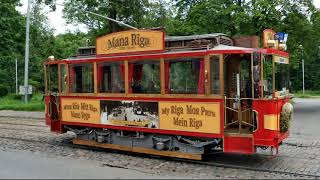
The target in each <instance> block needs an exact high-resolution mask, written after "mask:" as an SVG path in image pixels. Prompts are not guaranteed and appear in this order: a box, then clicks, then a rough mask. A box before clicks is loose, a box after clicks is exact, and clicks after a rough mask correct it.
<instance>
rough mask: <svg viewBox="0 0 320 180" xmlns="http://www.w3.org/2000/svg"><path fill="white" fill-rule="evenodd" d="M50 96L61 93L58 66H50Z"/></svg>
mask: <svg viewBox="0 0 320 180" xmlns="http://www.w3.org/2000/svg"><path fill="white" fill-rule="evenodd" d="M48 85H49V86H48V90H49V94H52V93H58V91H59V77H58V65H57V64H53V65H49V79H48Z"/></svg>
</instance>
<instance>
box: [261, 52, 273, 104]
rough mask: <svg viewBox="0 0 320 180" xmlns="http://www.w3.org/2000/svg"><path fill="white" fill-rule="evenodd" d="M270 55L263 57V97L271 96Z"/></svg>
mask: <svg viewBox="0 0 320 180" xmlns="http://www.w3.org/2000/svg"><path fill="white" fill-rule="evenodd" d="M272 91H273V83H272V56H265V58H264V59H263V94H264V97H265V98H272Z"/></svg>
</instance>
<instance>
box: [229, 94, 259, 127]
mask: <svg viewBox="0 0 320 180" xmlns="http://www.w3.org/2000/svg"><path fill="white" fill-rule="evenodd" d="M224 99H225V101H224V108H225V111H224V128H226V127H228V126H230V125H232V124H235V123H237V122H239V133H241V126H242V125H241V124H242V123H243V124H246V125H248V126H251V127H253V128H254V127H255V126H254V123H252V124H251V123H248V122H246V121H242V117H240V116H242V113H244V112H247V111H250V110H251V111H253V109H252V107H250V108H245V109H244V110H242V107H241V101H242V100H252V99H253V98H239V97H235V98H227V97H226V96H225V97H224ZM227 100H235V102H236V103H237V108H231V107H228V106H227V105H226V103H227ZM227 110H231V111H233V112H237V113H238V119H237V120H235V121H232V122H230V123H227V116H226V113H227ZM240 113H241V115H240Z"/></svg>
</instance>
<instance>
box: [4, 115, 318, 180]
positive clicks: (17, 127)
mask: <svg viewBox="0 0 320 180" xmlns="http://www.w3.org/2000/svg"><path fill="white" fill-rule="evenodd" d="M0 125H6V126H9V127H1V126H0V129H4V130H10V131H12V133H10V134H9V135H0V139H5V140H9V141H19V142H25V143H38V144H42V145H50V146H59V147H62V148H73V149H74V148H78V149H82V150H93V151H106V149H101V148H96V147H87V146H82V145H74V144H72V141H71V139H66V140H63V141H58V142H56V141H48V140H35V139H32V138H28V136H25V137H23V138H22V137H17V136H15V135H14V134H15V133H14V132H15V131H17V132H21V131H25V132H26V133H33V134H34V133H43V134H50V132H49V131H47V130H46V131H43V128H44V127H46V126H44V125H41V124H40V125H39V124H38V125H37V124H27V123H17V122H13V123H11V122H1V120H0ZM21 127H24V128H21ZM30 128H36V129H30ZM33 136H34V135H33ZM284 145H288V146H290V145H291V144H285V143H284ZM316 148H318V147H316ZM107 151H108V152H116V153H119V152H120V153H121V154H128V155H134V156H141V157H145V156H146V155H145V154H140V153H129V152H123V151H117V150H107ZM148 156H149V155H148ZM150 157H154V158H157V159H161V160H162V159H166V160H167V161H169V162H185V163H190V164H199V165H206V166H212V167H220V168H229V169H241V170H248V171H256V172H269V173H276V174H286V175H292V176H295V177H310V178H317V179H319V178H320V174H308V173H300V172H294V171H292V170H290V169H289V170H280V169H270V168H261V167H259V166H256V167H252V166H246V165H237V164H233V163H229V162H223V161H220V162H214V161H216V159H214V158H213V160H210V161H194V160H187V159H178V158H164V157H160V156H156V155H150ZM277 158H282V159H288V158H290V159H294V157H291V156H283V155H282V156H279V157H277ZM294 160H296V161H297V163H298V162H299V160H303V159H302V158H297V157H295V159H294ZM104 165H106V166H114V167H115V166H117V165H113V164H107V163H105V164H104ZM117 167H118V166H117ZM119 168H127V167H125V166H123V167H119Z"/></svg>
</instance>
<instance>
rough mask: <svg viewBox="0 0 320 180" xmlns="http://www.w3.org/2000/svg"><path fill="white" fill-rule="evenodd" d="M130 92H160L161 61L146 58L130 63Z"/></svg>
mask: <svg viewBox="0 0 320 180" xmlns="http://www.w3.org/2000/svg"><path fill="white" fill-rule="evenodd" d="M129 80H130V82H131V84H130V89H129V90H130V92H132V93H144V94H158V93H160V63H159V61H153V60H146V61H136V62H130V63H129Z"/></svg>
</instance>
